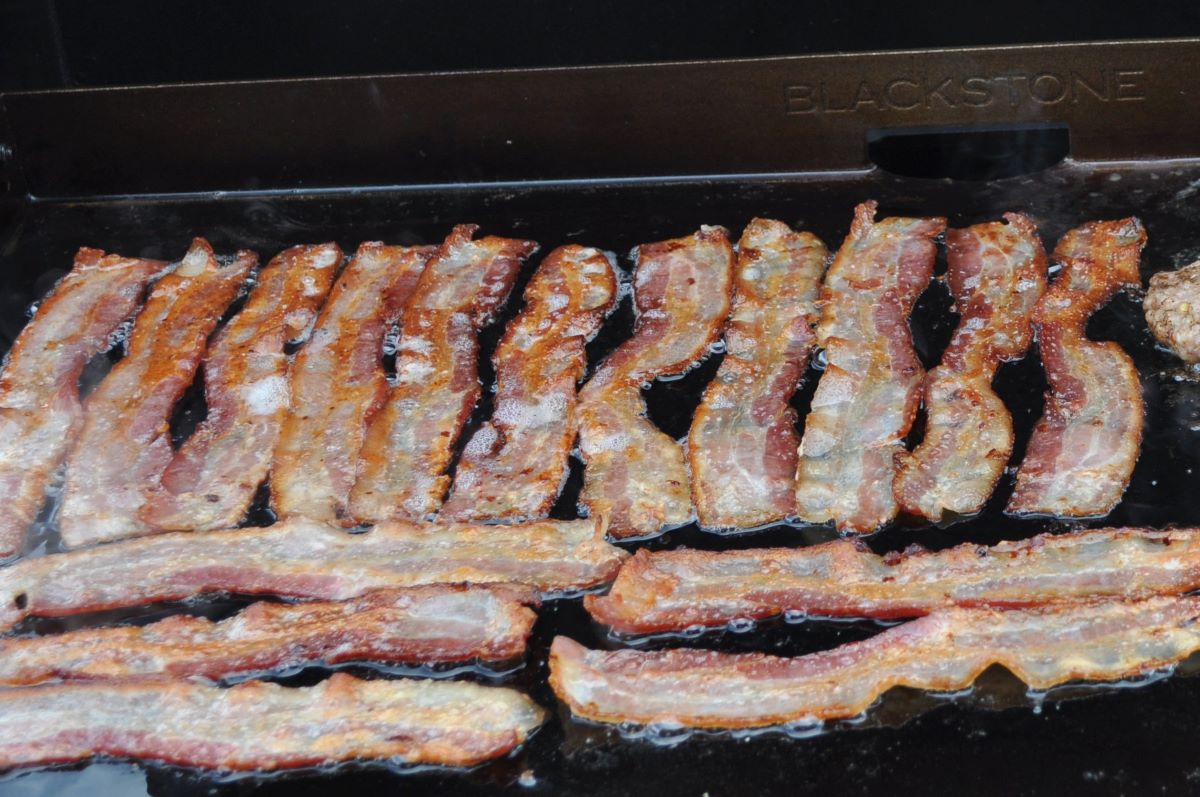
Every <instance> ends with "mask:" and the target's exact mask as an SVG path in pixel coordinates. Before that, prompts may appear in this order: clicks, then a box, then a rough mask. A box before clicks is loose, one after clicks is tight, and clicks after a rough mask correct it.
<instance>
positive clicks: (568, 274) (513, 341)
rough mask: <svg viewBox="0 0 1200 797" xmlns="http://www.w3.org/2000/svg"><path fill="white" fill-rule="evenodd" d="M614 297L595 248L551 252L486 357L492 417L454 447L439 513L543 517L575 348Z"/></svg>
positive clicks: (579, 355)
mask: <svg viewBox="0 0 1200 797" xmlns="http://www.w3.org/2000/svg"><path fill="white" fill-rule="evenodd" d="M616 297H617V275H616V273H615V272H614V271H613V265H612V262H611V261H610V260H609V259H608V257H607V256H606V255H605V254H604V253H603V252H601V251H599V250H597V249H591V248H589V247H583V246H577V245H570V246H563V247H559V248H558V249H555V250H554V251H553V252H551V253H550V256H549V257H547V258H546V260H545V261H543V263H542V265H541V267H540V268H539V269H538V270H537V273H536V274H534V276H533V279H532V280H531V281H530V283H529V287H527V288H526V289H525V309H524V310H522V311H521V314H520V315H518V316H517V318H516V319H515V320H514V321H513V322H512V323H511V324H509V326H508V328H507V329H506V330H505V332H504V337H503V338H501V339H500V344H499V346H497V347H496V353H495V355H494V356H493V357H492V361H493V362H494V363H495V366H496V411H495V413H494V415H493V416H492V420H491V421H490V422H488V423H486V424H484V425H483V426H482V427H480V429H479V431H477V432H476V433H475V435H474V436H473V437H472V438H471V440H470V442H468V443H467V446H466V448H464V449H463V454H462V459H461V460H460V461H459V463H458V469H457V472H456V475H455V479H454V488H453V491H452V492H451V494H450V497H449V498H448V499H446V503H445V505H444V506H443V507H442V509H441V512H440V513H439V517H442V518H446V519H448V520H488V519H500V520H526V519H535V518H544V517H547V516H548V515H549V514H550V508H551V507H552V506H553V505H554V499H555V498H557V497H558V493H559V491H560V490H561V489H562V485H563V481H564V480H565V479H566V476H567V457H568V456H569V455H570V452H571V446H572V445H573V444H574V442H575V388H576V385H577V384H578V383H579V380H580V379H582V378H583V372H584V369H585V368H586V367H587V352H586V350H585V348H584V346H585V344H586V343H587V342H588V341H589V340H591V339H592V338H593V337H595V335H596V333H597V332H599V331H600V325H601V324H602V323H603V322H604V318H605V316H607V315H608V313H609V312H610V311H611V310H612V308H613V304H614V303H615V301H616Z"/></svg>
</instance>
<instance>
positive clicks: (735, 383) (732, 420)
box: [688, 219, 829, 529]
mask: <svg viewBox="0 0 1200 797" xmlns="http://www.w3.org/2000/svg"><path fill="white" fill-rule="evenodd" d="M828 255H829V252H828V250H826V248H825V244H823V243H821V241H820V240H819V239H818V238H817V237H816V236H814V235H812V234H811V233H807V232H799V233H797V232H793V231H792V230H791V229H790V228H788V226H787V225H786V224H784V223H783V222H779V221H770V220H768V219H754V220H753V221H751V222H750V224H749V225H748V226H747V227H746V229H745V231H744V232H743V233H742V238H741V241H740V242H739V243H738V267H737V275H736V279H735V288H736V290H735V294H734V301H733V311H732V313H731V314H730V317H729V323H728V325H727V326H726V328H725V346H726V354H725V359H724V360H723V361H722V362H721V368H720V370H718V371H717V375H716V377H715V378H714V379H713V381H712V382H710V383H709V385H708V387H707V389H706V390H705V391H704V398H703V400H702V401H701V402H700V406H699V407H698V408H697V409H696V414H695V417H694V418H693V420H692V427H691V430H690V432H689V433H688V463H689V465H690V466H691V476H692V500H693V501H694V502H695V504H696V513H697V516H698V518H699V521H700V525H701V526H702V527H705V528H717V529H720V528H751V527H754V526H761V525H763V524H766V523H773V522H775V521H779V520H782V519H783V518H785V517H787V516H789V515H793V514H795V509H796V448H797V446H798V445H799V443H800V438H799V435H797V434H796V411H795V410H793V409H792V408H791V407H790V406H789V404H788V401H789V400H790V399H791V397H792V394H793V393H795V392H796V387H797V385H798V384H799V383H800V377H801V375H802V374H803V372H804V369H805V367H806V366H807V365H808V358H809V355H810V354H811V353H812V350H813V346H814V344H815V342H816V337H815V336H814V334H813V327H814V326H815V324H816V321H817V317H818V313H817V309H816V299H817V294H818V292H819V289H820V284H821V275H822V274H823V273H824V271H825V263H826V260H827V258H828Z"/></svg>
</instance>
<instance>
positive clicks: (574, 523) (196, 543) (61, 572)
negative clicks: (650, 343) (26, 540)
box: [0, 518, 628, 627]
mask: <svg viewBox="0 0 1200 797" xmlns="http://www.w3.org/2000/svg"><path fill="white" fill-rule="evenodd" d="M627 556H628V554H627V553H625V551H622V550H621V549H620V548H617V547H616V546H613V545H609V544H608V543H606V542H605V541H604V527H603V524H602V523H601V522H599V521H596V520H558V521H555V520H544V521H538V522H534V523H526V524H522V525H515V526H487V525H480V524H466V523H437V524H428V523H423V524H417V523H409V522H406V521H393V522H389V523H384V524H381V525H379V526H376V527H375V528H373V529H371V530H369V531H366V532H362V533H357V534H352V533H350V532H347V531H344V530H342V529H339V528H334V527H331V526H327V525H324V524H321V523H316V522H314V521H310V520H305V519H303V518H296V519H293V520H287V521H283V522H280V523H277V524H275V525H274V526H270V527H267V528H246V529H229V530H226V531H203V532H176V533H171V534H159V535H155V536H153V537H145V538H141V539H136V540H129V541H127V542H123V543H121V544H119V545H104V546H100V547H96V548H90V549H88V550H84V551H72V552H69V553H63V554H54V555H51V556H43V557H40V558H37V559H29V560H24V561H19V562H17V563H16V564H15V565H12V566H11V567H5V568H0V627H7V626H11V625H14V624H15V623H17V622H19V621H20V620H21V619H23V618H25V617H29V616H34V615H37V616H46V617H53V616H62V615H71V614H79V613H82V612H90V611H98V610H101V609H114V608H118V607H123V606H139V605H142V604H145V603H151V602H154V601H172V600H182V599H184V598H188V597H192V596H194V595H199V594H202V593H206V592H231V593H239V594H245V595H263V594H269V595H281V596H285V597H292V598H313V599H324V600H345V599H347V598H353V597H356V596H358V595H362V594H363V593H365V592H368V591H370V590H373V589H383V588H389V587H411V586H417V585H421V584H451V583H474V584H496V583H507V582H512V583H521V584H528V585H530V586H532V587H536V588H537V589H539V590H541V591H543V592H551V591H559V590H563V591H566V590H580V589H588V588H591V587H597V586H600V585H602V584H606V583H608V582H609V581H611V580H612V579H613V577H614V576H615V575H616V573H617V569H618V568H619V567H620V564H621V560H622V559H624V558H625V557H627Z"/></svg>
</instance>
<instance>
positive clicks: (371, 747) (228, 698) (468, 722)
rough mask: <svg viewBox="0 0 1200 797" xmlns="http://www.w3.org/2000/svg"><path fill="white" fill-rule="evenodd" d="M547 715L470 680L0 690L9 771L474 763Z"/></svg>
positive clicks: (340, 676) (1, 734) (0, 757)
mask: <svg viewBox="0 0 1200 797" xmlns="http://www.w3.org/2000/svg"><path fill="white" fill-rule="evenodd" d="M542 719H543V712H542V710H541V709H540V708H538V706H537V705H536V704H535V703H533V701H531V700H530V699H529V698H527V697H526V696H525V695H523V694H521V693H520V692H517V691H514V690H512V689H504V688H500V687H492V686H480V685H478V684H473V683H467V682H464V681H418V680H407V679H404V680H370V681H364V680H359V679H357V678H353V677H351V676H349V675H346V674H344V673H336V674H334V675H333V676H332V677H331V678H329V679H328V680H326V681H322V682H321V683H318V684H316V685H315V686H308V687H301V688H288V687H284V686H280V685H278V684H273V683H265V682H262V681H250V682H247V683H242V684H238V685H236V686H233V687H230V688H228V689H221V688H217V687H215V686H210V685H206V684H203V683H197V682H193V681H186V680H183V679H138V680H134V681H130V682H112V681H98V682H92V683H86V682H85V683H72V684H43V685H41V686H30V687H25V688H22V689H6V690H0V738H3V739H4V740H5V742H4V744H2V745H0V768H9V767H18V766H31V765H44V764H57V763H63V762H69V761H82V760H86V759H88V758H91V757H92V756H96V755H108V756H119V757H122V758H133V759H139V760H150V761H160V762H163V763H167V764H176V765H180V766H189V767H200V768H204V769H220V770H276V769H293V768H297V767H309V766H316V765H320V764H331V763H335V762H339V761H350V760H356V759H363V760H382V759H388V760H392V761H396V762H400V763H407V764H442V765H445V766H471V765H474V764H478V763H481V762H483V761H487V760H489V759H492V758H497V757H499V756H502V755H504V754H506V753H508V752H510V751H511V750H513V749H514V748H516V747H518V746H520V745H521V744H523V743H524V742H525V740H526V739H527V738H528V737H529V736H530V735H531V734H532V733H533V731H534V730H536V729H537V727H538V726H539V725H540V724H541V723H542Z"/></svg>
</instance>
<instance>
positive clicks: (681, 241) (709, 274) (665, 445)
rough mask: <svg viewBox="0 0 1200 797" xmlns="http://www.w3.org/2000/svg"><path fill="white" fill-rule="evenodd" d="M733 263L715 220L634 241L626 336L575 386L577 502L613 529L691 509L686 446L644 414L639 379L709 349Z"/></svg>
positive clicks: (658, 526)
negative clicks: (632, 318) (671, 235)
mask: <svg viewBox="0 0 1200 797" xmlns="http://www.w3.org/2000/svg"><path fill="white" fill-rule="evenodd" d="M733 266H734V259H733V247H732V246H731V245H730V243H729V237H728V235H727V234H726V232H725V230H724V229H723V228H721V227H701V228H700V230H699V231H698V232H696V233H693V234H692V235H689V236H687V237H685V238H675V239H673V240H670V241H662V242H659V243H653V244H646V245H644V246H641V247H639V248H638V250H637V269H636V273H635V274H634V282H633V296H634V307H635V309H636V311H637V323H636V324H635V326H634V330H633V337H631V338H630V339H629V340H627V341H625V343H623V344H622V345H621V346H620V348H618V349H617V350H616V351H615V352H613V354H612V355H611V356H610V357H609V358H608V359H607V360H606V361H605V363H604V364H603V365H602V366H601V367H600V370H599V371H597V372H596V374H595V376H593V377H592V378H591V380H589V381H588V383H587V384H586V385H585V386H584V388H583V390H582V391H580V394H579V415H578V417H579V450H580V454H581V455H582V457H583V461H584V462H585V463H586V464H587V470H586V471H585V472H584V482H583V494H582V495H581V497H580V503H581V505H582V506H583V507H584V508H586V509H587V511H588V512H589V513H590V514H593V515H604V516H605V517H607V518H608V519H609V524H610V525H609V532H610V533H611V534H612V535H613V536H614V537H641V536H646V535H649V534H656V533H658V532H659V531H661V530H662V529H663V528H664V527H669V526H674V525H679V524H682V523H686V522H688V521H689V520H690V519H691V518H692V516H693V511H692V496H691V487H690V484H689V479H688V472H687V464H686V462H685V461H684V454H683V449H682V447H681V446H680V445H679V444H678V443H677V442H676V441H674V440H672V439H671V438H670V437H668V436H667V435H666V434H664V433H663V432H662V431H660V430H659V429H658V427H656V426H655V425H654V424H653V423H652V422H651V421H650V420H649V419H648V418H647V417H646V405H645V403H644V402H643V400H642V396H641V385H642V384H643V383H645V382H648V381H650V380H652V379H657V378H659V377H663V376H668V375H671V374H679V373H683V372H684V371H686V370H687V369H688V368H690V367H691V366H692V365H693V364H695V363H696V362H697V361H699V360H701V359H703V358H704V357H705V356H706V354H707V352H708V349H709V347H710V346H711V345H712V344H713V343H714V342H715V341H716V340H717V338H718V337H719V336H720V334H721V329H722V328H723V327H724V325H725V319H726V317H727V316H728V315H729V303H730V295H731V293H732V290H733Z"/></svg>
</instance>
